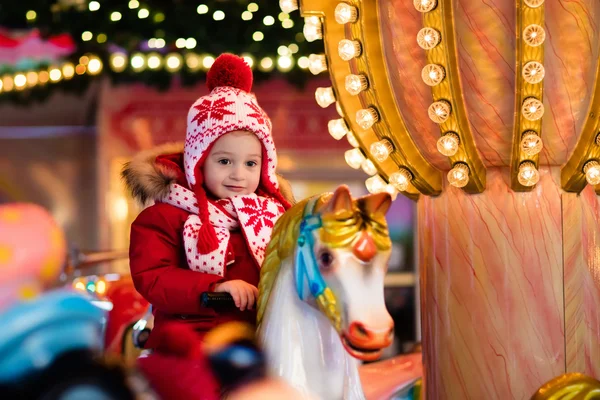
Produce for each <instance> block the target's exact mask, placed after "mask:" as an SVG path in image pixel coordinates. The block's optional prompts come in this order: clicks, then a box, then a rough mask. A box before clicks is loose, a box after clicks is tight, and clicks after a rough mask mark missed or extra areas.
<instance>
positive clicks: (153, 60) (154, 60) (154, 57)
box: [148, 53, 162, 69]
mask: <svg viewBox="0 0 600 400" xmlns="http://www.w3.org/2000/svg"><path fill="white" fill-rule="evenodd" d="M161 61H162V60H161V58H160V55H158V54H157V53H151V54H148V68H150V69H158V68H159V67H160V65H161V64H162V63H161Z"/></svg>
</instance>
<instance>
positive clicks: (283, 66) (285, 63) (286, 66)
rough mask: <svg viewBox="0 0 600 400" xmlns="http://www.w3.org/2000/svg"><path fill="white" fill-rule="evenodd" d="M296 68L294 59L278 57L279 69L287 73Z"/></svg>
mask: <svg viewBox="0 0 600 400" xmlns="http://www.w3.org/2000/svg"><path fill="white" fill-rule="evenodd" d="M293 66H294V59H293V58H292V57H290V56H279V57H277V69H278V70H280V71H282V72H287V71H289V70H290V69H292V67H293Z"/></svg>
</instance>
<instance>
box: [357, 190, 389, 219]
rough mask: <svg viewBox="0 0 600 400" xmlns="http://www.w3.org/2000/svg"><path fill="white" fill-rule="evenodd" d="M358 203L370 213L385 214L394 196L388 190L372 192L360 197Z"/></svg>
mask: <svg viewBox="0 0 600 400" xmlns="http://www.w3.org/2000/svg"><path fill="white" fill-rule="evenodd" d="M358 204H359V206H360V207H361V208H362V209H363V210H364V212H366V213H367V214H368V215H377V214H379V215H381V216H385V214H386V213H387V212H388V210H389V209H390V206H391V205H392V197H391V196H390V195H389V193H386V192H383V193H376V194H370V195H368V196H365V197H361V198H360V199H358Z"/></svg>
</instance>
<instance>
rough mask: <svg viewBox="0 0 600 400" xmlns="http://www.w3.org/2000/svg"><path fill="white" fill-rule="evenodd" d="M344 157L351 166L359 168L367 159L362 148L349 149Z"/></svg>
mask: <svg viewBox="0 0 600 400" xmlns="http://www.w3.org/2000/svg"><path fill="white" fill-rule="evenodd" d="M344 158H345V159H346V163H347V164H348V165H349V166H350V168H354V169H359V168H360V167H361V165H362V163H363V162H364V161H365V156H364V155H363V152H362V151H361V150H360V149H351V150H347V151H346V152H345V153H344Z"/></svg>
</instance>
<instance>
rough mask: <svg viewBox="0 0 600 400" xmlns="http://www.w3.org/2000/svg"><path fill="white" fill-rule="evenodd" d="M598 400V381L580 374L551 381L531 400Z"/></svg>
mask: <svg viewBox="0 0 600 400" xmlns="http://www.w3.org/2000/svg"><path fill="white" fill-rule="evenodd" d="M591 399H600V381H598V380H596V379H594V378H592V377H590V376H587V375H584V374H580V373H568V374H563V375H559V376H557V377H556V378H554V379H552V380H551V381H549V382H548V383H546V384H545V385H544V386H542V387H541V388H539V390H538V391H537V392H536V393H535V394H534V395H533V396H532V397H531V400H591Z"/></svg>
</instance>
